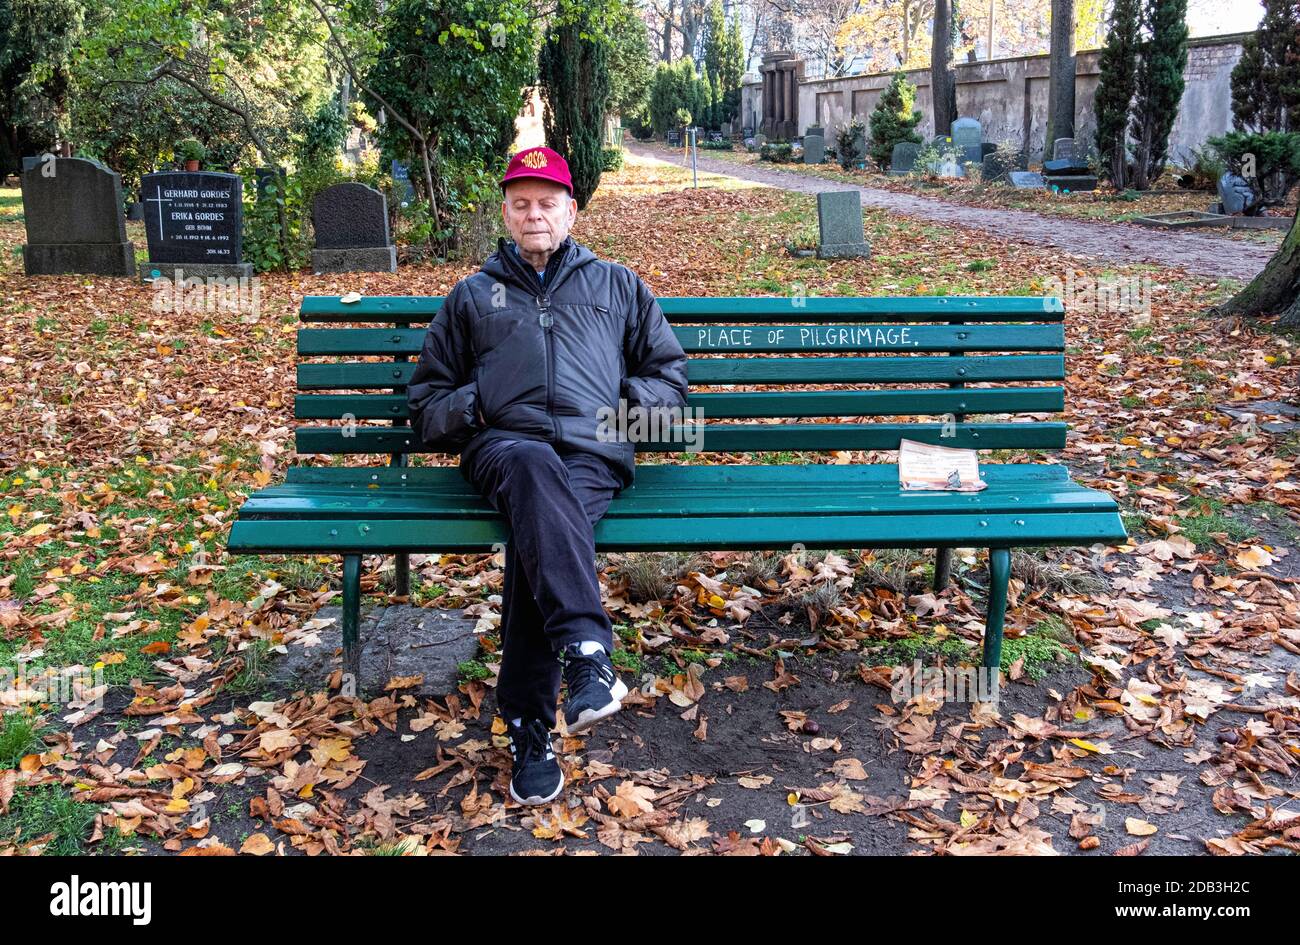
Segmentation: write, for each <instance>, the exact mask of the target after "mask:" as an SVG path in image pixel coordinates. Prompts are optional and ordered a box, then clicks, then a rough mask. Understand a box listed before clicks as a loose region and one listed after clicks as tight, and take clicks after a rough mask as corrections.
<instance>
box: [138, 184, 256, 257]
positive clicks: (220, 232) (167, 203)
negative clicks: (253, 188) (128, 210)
mask: <svg viewBox="0 0 1300 945" xmlns="http://www.w3.org/2000/svg"><path fill="white" fill-rule="evenodd" d="M140 196H141V198H142V200H143V202H144V207H145V211H144V229H145V236H146V237H147V239H148V244H149V262H147V263H142V264H141V267H140V273H141V277H142V278H144V279H146V280H149V279H156V278H159V277H160V276H162V277H166V278H169V279H174V278H175V276H174V275H173V273H174V271H175V270H177V269H181V270H184V272H185V274H186V275H190V276H252V274H253V271H252V266H250V265H249V264H248V263H245V262H244V261H243V245H244V244H243V229H242V226H243V219H244V205H243V181H242V180H241V179H240V177H239V175H238V174H222V173H218V172H215V171H161V172H159V173H157V174H146V175H145V176H144V179H143V180H142V181H141V182H140Z"/></svg>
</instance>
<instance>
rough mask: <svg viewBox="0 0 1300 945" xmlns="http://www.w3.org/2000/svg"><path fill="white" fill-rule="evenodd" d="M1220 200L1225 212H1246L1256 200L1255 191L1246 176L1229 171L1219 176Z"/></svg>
mask: <svg viewBox="0 0 1300 945" xmlns="http://www.w3.org/2000/svg"><path fill="white" fill-rule="evenodd" d="M1219 202H1220V204H1221V205H1222V206H1223V212H1224V213H1227V214H1234V213H1245V212H1246V208H1247V207H1249V206H1250V205H1251V204H1253V203H1254V202H1255V192H1254V190H1252V189H1251V186H1250V183H1249V182H1248V181H1247V180H1246V179H1245V178H1244V177H1239V176H1238V175H1236V174H1233V173H1231V172H1229V173H1226V174H1224V175H1223V176H1222V177H1220V178H1219Z"/></svg>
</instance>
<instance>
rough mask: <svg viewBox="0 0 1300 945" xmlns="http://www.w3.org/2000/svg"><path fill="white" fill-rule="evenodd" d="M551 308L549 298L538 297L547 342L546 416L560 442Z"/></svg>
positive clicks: (538, 310) (538, 317) (554, 436)
mask: <svg viewBox="0 0 1300 945" xmlns="http://www.w3.org/2000/svg"><path fill="white" fill-rule="evenodd" d="M550 306H551V300H550V298H549V297H547V296H546V295H539V296H538V297H537V321H538V323H539V324H540V325H541V326H542V337H543V339H545V342H546V415H547V417H549V418H550V421H551V438H552V439H553V440H557V441H558V440H559V438H560V431H559V428H558V426H557V425H556V423H555V339H554V337H553V335H552V333H551V326H553V325H554V324H555V316H554V315H552V314H551V309H550Z"/></svg>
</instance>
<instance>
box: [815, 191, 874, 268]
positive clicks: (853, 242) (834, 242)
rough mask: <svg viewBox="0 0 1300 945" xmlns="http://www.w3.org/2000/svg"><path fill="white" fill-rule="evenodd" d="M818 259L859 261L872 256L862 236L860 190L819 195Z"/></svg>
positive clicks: (869, 247)
mask: <svg viewBox="0 0 1300 945" xmlns="http://www.w3.org/2000/svg"><path fill="white" fill-rule="evenodd" d="M817 226H818V239H817V258H819V259H858V258H863V257H866V256H869V255H871V246H870V245H869V244H868V243H867V241H866V239H865V238H864V236H863V233H862V198H861V196H860V195H859V194H858V192H857V191H856V190H837V191H830V192H828V193H821V194H818V195H817Z"/></svg>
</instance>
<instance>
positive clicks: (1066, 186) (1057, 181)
mask: <svg viewBox="0 0 1300 945" xmlns="http://www.w3.org/2000/svg"><path fill="white" fill-rule="evenodd" d="M1044 182H1045V183H1046V184H1047V186H1048V187H1049V188H1051V189H1052V190H1055V191H1060V192H1062V193H1065V192H1069V193H1074V192H1075V191H1080V190H1096V189H1097V176H1096V175H1095V174H1055V175H1053V176H1051V177H1047V178H1044Z"/></svg>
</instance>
